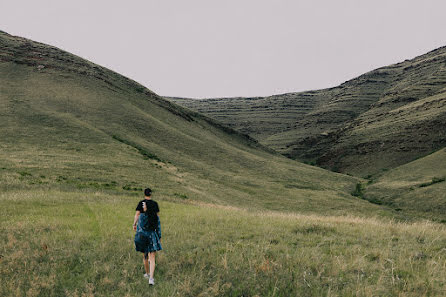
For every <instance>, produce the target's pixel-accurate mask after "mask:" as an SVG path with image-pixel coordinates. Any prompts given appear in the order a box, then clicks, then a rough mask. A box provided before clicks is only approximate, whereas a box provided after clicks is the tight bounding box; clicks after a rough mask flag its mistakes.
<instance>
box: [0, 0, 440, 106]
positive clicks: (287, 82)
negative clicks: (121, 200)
mask: <svg viewBox="0 0 446 297" xmlns="http://www.w3.org/2000/svg"><path fill="white" fill-rule="evenodd" d="M445 13H446V1H444V0H422V1H421V0H417V1H413V0H369V1H364V0H307V1H300V0H294V1H292V0H216V1H214V0H175V1H170V0H130V1H124V0H120V1H113V0H101V1H100V0H88V1H84V0H76V1H68V0H65V1H60V0H39V1H35V0H29V1H23V0H0V30H3V31H6V32H8V33H10V34H13V35H18V36H23V37H26V38H30V39H33V40H35V41H40V42H44V43H48V44H51V45H54V46H57V47H59V48H61V49H64V50H66V51H69V52H71V53H74V54H76V55H79V56H81V57H83V58H86V59H88V60H90V61H92V62H95V63H97V64H100V65H102V66H105V67H108V68H110V69H112V70H115V71H117V72H119V73H121V74H123V75H125V76H128V77H130V78H132V79H134V80H136V81H138V82H140V83H141V84H143V85H145V86H147V87H148V88H150V89H151V90H153V91H155V92H156V93H158V94H160V95H165V96H181V97H195V98H202V97H231V96H266V95H272V94H279V93H286V92H295V91H303V90H310V89H320V88H326V87H331V86H335V85H338V84H340V83H342V82H344V81H346V80H349V79H351V78H354V77H356V76H358V75H360V74H362V73H364V72H367V71H370V70H372V69H375V68H378V67H381V66H385V65H388V64H392V63H396V62H400V61H402V60H405V59H410V58H413V57H415V56H417V55H420V54H423V53H425V52H428V51H430V50H433V49H435V48H438V47H440V46H444V45H446V17H445Z"/></svg>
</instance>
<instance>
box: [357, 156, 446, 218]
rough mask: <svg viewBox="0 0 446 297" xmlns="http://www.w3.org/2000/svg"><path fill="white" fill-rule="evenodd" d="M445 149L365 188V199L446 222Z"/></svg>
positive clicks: (391, 172) (388, 174) (392, 172)
mask: <svg viewBox="0 0 446 297" xmlns="http://www.w3.org/2000/svg"><path fill="white" fill-rule="evenodd" d="M445 164H446V149H442V150H439V151H437V152H435V153H433V154H431V155H429V156H426V157H424V158H421V159H418V160H416V161H413V162H410V163H408V164H405V165H403V166H400V167H398V168H395V169H392V170H389V171H387V172H385V173H383V174H382V175H381V176H379V177H377V178H376V180H372V181H371V182H370V184H369V185H368V186H367V187H366V190H365V197H366V199H370V200H375V201H379V202H381V203H383V204H386V205H390V206H392V207H394V208H395V209H398V210H399V211H404V212H405V213H417V214H420V213H423V214H424V216H427V217H430V218H432V217H436V218H438V219H439V220H441V221H443V222H446V220H445V218H446V166H445Z"/></svg>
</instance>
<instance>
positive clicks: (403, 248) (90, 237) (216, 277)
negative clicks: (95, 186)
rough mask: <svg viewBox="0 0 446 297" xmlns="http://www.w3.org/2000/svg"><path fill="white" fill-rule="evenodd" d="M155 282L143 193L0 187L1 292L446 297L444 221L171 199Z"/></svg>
mask: <svg viewBox="0 0 446 297" xmlns="http://www.w3.org/2000/svg"><path fill="white" fill-rule="evenodd" d="M154 198H155V199H156V200H158V202H159V204H160V208H161V219H162V224H163V225H162V228H163V248H164V250H163V251H162V252H160V253H159V254H158V256H157V257H158V258H157V265H158V266H157V271H156V285H155V287H149V285H148V283H147V281H146V280H145V279H144V278H143V276H142V274H143V267H142V263H141V262H142V261H141V255H139V254H138V253H136V252H135V251H134V248H133V231H132V230H131V224H132V219H133V215H134V208H135V205H136V204H137V202H138V200H139V199H140V197H137V196H133V195H132V196H128V195H112V194H107V193H104V192H102V191H83V192H65V191H58V190H50V191H26V190H21V191H9V192H6V193H5V192H3V193H2V194H1V195H0V212H1V216H0V218H1V219H0V230H1V232H0V238H1V240H0V255H1V259H0V261H1V262H0V269H1V270H0V278H1V284H2V285H1V289H0V295H1V296H58V297H59V296H194V297H195V296H446V249H445V246H446V228H445V226H444V225H438V224H434V223H429V222H418V223H411V224H407V223H406V224H404V223H395V222H392V221H388V220H384V221H383V220H378V219H374V218H359V217H353V216H344V217H330V216H317V215H310V216H307V215H298V214H295V215H290V214H283V213H279V212H262V211H246V210H241V209H237V208H234V207H222V206H215V205H209V204H203V203H197V202H189V203H184V202H181V201H170V202H168V201H165V197H163V196H155V197H154Z"/></svg>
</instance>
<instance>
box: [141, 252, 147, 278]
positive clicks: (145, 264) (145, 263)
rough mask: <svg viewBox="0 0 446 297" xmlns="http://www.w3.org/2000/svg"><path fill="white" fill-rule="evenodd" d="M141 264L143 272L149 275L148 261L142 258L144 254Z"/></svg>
mask: <svg viewBox="0 0 446 297" xmlns="http://www.w3.org/2000/svg"><path fill="white" fill-rule="evenodd" d="M142 262H143V263H144V270H145V271H146V273H147V274H149V259H147V258H146V257H145V256H144V253H143V254H142Z"/></svg>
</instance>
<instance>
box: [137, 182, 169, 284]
mask: <svg viewBox="0 0 446 297" xmlns="http://www.w3.org/2000/svg"><path fill="white" fill-rule="evenodd" d="M144 196H145V197H144V200H141V201H140V202H139V203H138V206H137V207H136V213H135V219H134V221H133V230H136V234H135V249H136V251H138V252H142V253H143V263H144V269H145V271H146V273H145V274H144V277H145V278H148V279H149V284H150V285H154V284H155V280H154V278H153V275H154V273H155V254H156V252H157V251H161V250H162V247H161V222H160V219H159V207H158V203H156V201H153V200H152V199H151V196H152V191H151V190H150V189H149V188H147V189H145V190H144ZM136 222H138V224H136ZM149 264H150V265H149Z"/></svg>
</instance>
